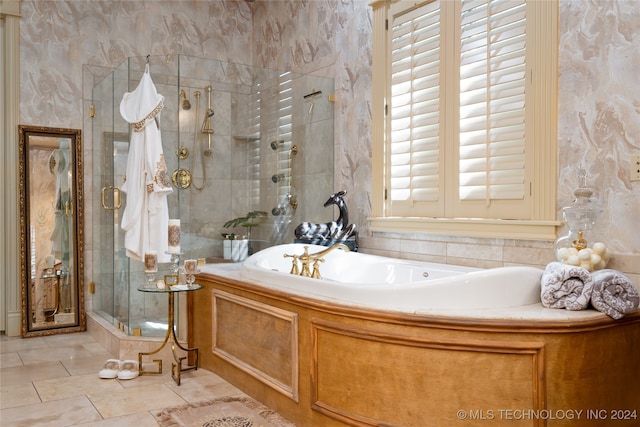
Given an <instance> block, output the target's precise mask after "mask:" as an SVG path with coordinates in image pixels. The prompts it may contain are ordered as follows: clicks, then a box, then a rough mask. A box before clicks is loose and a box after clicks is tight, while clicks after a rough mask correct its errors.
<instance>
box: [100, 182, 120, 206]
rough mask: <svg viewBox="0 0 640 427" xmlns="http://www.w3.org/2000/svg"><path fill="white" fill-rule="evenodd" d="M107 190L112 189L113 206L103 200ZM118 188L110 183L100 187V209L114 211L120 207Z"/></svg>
mask: <svg viewBox="0 0 640 427" xmlns="http://www.w3.org/2000/svg"><path fill="white" fill-rule="evenodd" d="M108 190H113V201H114V202H116V203H115V206H107V203H106V201H105V192H106V191H108ZM120 200H121V199H120V189H119V188H118V187H114V186H112V185H107V186H105V187H102V190H101V191H100V201H101V202H102V209H106V210H108V211H115V210H118V209H120Z"/></svg>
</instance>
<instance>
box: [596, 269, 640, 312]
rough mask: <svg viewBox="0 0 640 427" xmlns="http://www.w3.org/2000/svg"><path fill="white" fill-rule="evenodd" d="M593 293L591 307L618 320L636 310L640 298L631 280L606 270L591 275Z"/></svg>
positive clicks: (614, 271) (613, 271) (618, 273)
mask: <svg viewBox="0 0 640 427" xmlns="http://www.w3.org/2000/svg"><path fill="white" fill-rule="evenodd" d="M591 277H592V278H593V293H592V294H591V305H592V306H593V308H595V309H596V310H598V311H601V312H603V313H604V314H606V315H608V316H610V317H612V318H614V319H620V318H621V317H622V316H624V315H625V314H628V313H632V312H634V311H636V310H637V309H638V304H640V296H639V295H638V289H637V288H636V287H635V285H634V284H633V282H632V281H631V279H629V278H628V277H627V276H625V275H624V274H622V273H621V272H619V271H616V270H611V269H606V270H597V271H594V272H593V273H591Z"/></svg>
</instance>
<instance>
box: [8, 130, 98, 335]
mask: <svg viewBox="0 0 640 427" xmlns="http://www.w3.org/2000/svg"><path fill="white" fill-rule="evenodd" d="M19 133H20V135H19V136H20V138H19V142H20V145H19V151H18V152H19V173H20V249H21V251H20V261H21V269H20V272H21V294H22V335H23V336H24V337H30V336H39V335H52V334H57V333H63V332H77V331H82V330H85V329H86V318H85V312H84V294H83V287H84V286H83V269H84V262H83V253H82V252H83V234H84V232H83V228H82V227H83V200H82V179H83V175H82V138H81V131H80V130H79V129H62V128H50V127H36V126H24V125H21V126H20V127H19Z"/></svg>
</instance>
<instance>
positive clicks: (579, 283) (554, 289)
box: [540, 262, 593, 310]
mask: <svg viewBox="0 0 640 427" xmlns="http://www.w3.org/2000/svg"><path fill="white" fill-rule="evenodd" d="M540 285H541V289H540V299H541V300H542V305H543V306H545V307H548V308H566V309H567V310H584V309H585V308H587V306H588V305H589V300H590V299H591V291H592V289H593V280H592V278H591V274H589V271H588V270H587V269H585V268H582V267H576V266H574V265H567V264H563V263H561V262H551V263H549V264H548V265H547V267H546V268H545V270H544V272H543V273H542V277H541V278H540Z"/></svg>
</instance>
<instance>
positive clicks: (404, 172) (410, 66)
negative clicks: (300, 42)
mask: <svg viewBox="0 0 640 427" xmlns="http://www.w3.org/2000/svg"><path fill="white" fill-rule="evenodd" d="M414 4H415V3H412V5H414ZM389 46H390V57H391V61H390V63H391V65H390V67H391V70H390V76H391V77H390V78H391V81H390V96H389V100H388V104H389V105H388V111H389V117H388V126H389V137H390V138H389V139H390V141H389V146H388V147H389V148H388V160H387V161H388V165H389V169H388V171H389V181H388V188H389V190H390V191H389V199H390V202H389V203H390V204H389V206H390V207H391V212H392V214H393V215H398V214H400V215H406V214H412V212H414V211H413V210H412V208H413V206H414V204H416V203H422V202H431V203H433V202H439V200H440V199H441V188H442V186H441V183H440V179H441V177H440V174H441V172H442V171H441V167H440V161H441V153H440V122H441V113H440V84H441V83H440V71H441V70H440V2H439V1H432V2H429V3H422V4H419V5H418V6H414V7H412V8H411V9H409V10H403V11H401V12H400V13H399V14H398V15H397V16H396V15H394V16H393V18H392V20H391V22H390V23H389ZM436 207H437V206H436ZM438 209H440V208H438Z"/></svg>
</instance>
